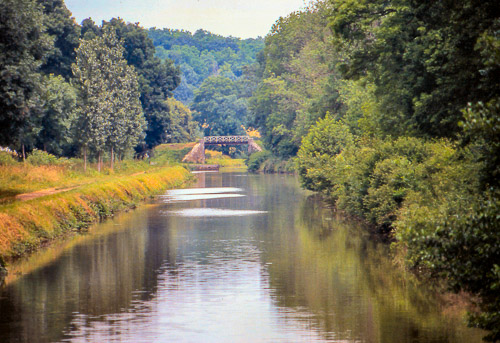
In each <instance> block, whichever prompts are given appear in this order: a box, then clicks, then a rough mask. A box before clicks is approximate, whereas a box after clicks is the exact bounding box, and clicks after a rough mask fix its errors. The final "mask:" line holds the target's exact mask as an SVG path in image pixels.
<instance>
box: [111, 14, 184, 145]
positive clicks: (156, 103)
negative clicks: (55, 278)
mask: <svg viewBox="0 0 500 343" xmlns="http://www.w3.org/2000/svg"><path fill="white" fill-rule="evenodd" d="M104 28H111V29H113V30H114V32H116V35H117V37H118V39H120V40H121V41H122V42H123V46H124V58H125V59H126V61H127V63H128V64H129V65H131V66H133V67H134V68H135V70H136V72H137V74H138V76H139V78H138V82H139V92H140V100H141V104H142V109H143V112H144V115H145V118H146V121H147V123H148V125H147V128H146V138H145V141H146V144H147V146H148V148H152V147H154V146H156V145H158V144H161V143H166V142H167V140H166V139H167V137H169V136H171V135H172V134H173V132H172V131H171V129H170V125H171V114H170V112H169V107H168V106H167V105H166V101H167V99H168V98H170V97H172V96H173V93H172V92H173V90H174V89H175V88H176V87H177V86H178V85H179V84H180V82H181V80H180V70H179V68H178V67H176V66H175V65H174V63H173V61H171V60H169V59H167V60H161V59H160V58H158V57H156V56H155V51H156V50H155V46H154V45H153V41H152V40H151V38H149V36H148V31H147V30H145V29H144V28H143V27H141V26H139V24H137V23H136V24H131V23H125V22H124V21H123V20H122V19H120V18H113V19H111V20H110V21H109V22H104V23H103V29H104Z"/></svg>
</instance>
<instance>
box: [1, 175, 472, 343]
mask: <svg viewBox="0 0 500 343" xmlns="http://www.w3.org/2000/svg"><path fill="white" fill-rule="evenodd" d="M192 187H193V188H192V189H188V190H174V191H170V192H166V193H165V194H164V195H162V196H160V197H157V198H156V199H155V200H154V201H153V202H151V203H149V204H147V205H144V206H141V207H140V208H139V209H137V210H134V211H132V212H129V213H125V214H121V215H119V216H117V217H116V218H114V219H113V220H108V221H106V222H104V223H102V224H99V225H96V226H95V227H93V228H91V230H89V233H87V234H84V235H78V236H77V237H75V238H73V239H70V240H69V241H65V242H64V243H63V244H54V245H53V247H50V248H48V249H46V250H44V251H43V252H39V253H37V254H35V255H33V256H31V257H29V258H28V259H25V260H23V261H19V262H18V263H16V265H14V266H12V267H11V273H10V274H9V276H8V279H7V283H6V285H5V286H3V288H2V289H0V342H134V343H135V342H269V343H272V342H286V343H289V342H377V343H392V342H394V343H396V342H398V343H400V342H436V343H441V342H442V343H445V342H450V343H451V342H468V343H469V342H481V336H482V332H481V331H478V330H473V329H469V328H467V327H466V325H465V324H464V322H463V316H462V315H463V313H462V312H461V310H460V306H455V304H454V303H453V302H452V301H451V302H450V301H449V299H448V301H444V300H443V299H440V298H438V297H437V296H436V295H435V294H434V293H433V292H432V291H430V290H429V289H428V288H427V287H424V286H422V285H420V284H419V283H418V282H417V281H416V280H415V278H414V277H413V276H412V275H410V274H407V273H404V272H402V271H401V270H400V269H399V268H396V267H395V266H394V264H393V262H392V259H391V257H390V250H389V247H388V246H387V245H386V244H383V243H379V242H377V240H376V239H374V238H373V237H371V236H370V235H369V233H368V230H366V228H364V227H363V226H362V224H360V223H357V222H353V221H352V220H347V219H344V218H342V217H340V216H336V215H335V214H334V213H333V212H332V211H331V209H329V208H328V207H327V206H326V205H325V204H324V203H322V202H321V201H320V200H319V199H318V197H316V196H314V194H312V193H308V192H306V191H304V190H301V189H300V187H299V185H298V182H297V179H296V178H295V177H293V176H282V175H250V174H246V173H241V172H233V173H200V174H198V184H197V185H193V186H192Z"/></svg>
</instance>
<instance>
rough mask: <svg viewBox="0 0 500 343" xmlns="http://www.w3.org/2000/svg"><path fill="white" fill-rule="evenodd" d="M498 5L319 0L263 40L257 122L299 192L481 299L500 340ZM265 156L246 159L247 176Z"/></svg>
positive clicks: (482, 315)
mask: <svg viewBox="0 0 500 343" xmlns="http://www.w3.org/2000/svg"><path fill="white" fill-rule="evenodd" d="M499 32H500V7H499V6H498V4H497V3H496V2H495V1H474V0H468V1H460V2H454V1H444V2H443V1H439V2H429V1H408V0H403V1H400V0H398V1H395V0H394V1H392V0H391V1H386V0H383V1H382V0H380V1H378V0H377V1H351V0H325V1H319V2H318V3H316V4H315V5H312V6H311V7H310V8H309V9H306V10H304V11H302V12H296V13H292V14H290V15H289V16H287V17H286V18H281V19H280V20H279V21H278V22H277V23H276V25H275V26H274V27H273V30H272V31H271V33H270V34H269V35H268V36H267V37H266V38H265V48H264V50H263V53H262V54H261V55H260V56H259V58H258V60H259V69H258V71H257V73H256V74H257V75H258V77H259V81H258V86H257V89H256V91H255V92H254V94H253V96H252V97H251V99H250V111H249V117H250V120H251V122H252V123H253V125H255V127H257V128H258V129H259V131H260V132H261V133H262V138H263V142H264V143H265V145H266V147H267V148H268V149H269V150H270V151H271V152H272V153H273V154H274V155H275V156H277V157H281V158H293V157H294V156H295V155H297V158H296V165H297V170H298V173H299V175H300V179H301V182H302V184H303V186H304V187H306V188H308V189H311V190H314V191H319V192H322V193H324V194H325V195H326V197H327V199H329V200H330V201H331V202H332V203H334V204H335V205H336V207H337V208H338V209H340V210H344V211H346V212H349V213H351V214H355V215H357V216H360V217H362V218H365V219H366V220H367V221H368V222H370V223H371V224H373V225H374V226H375V227H377V228H379V229H380V230H381V231H382V232H385V233H387V234H389V235H390V236H391V237H392V238H393V239H394V240H395V243H394V246H395V251H398V252H399V253H400V254H403V255H404V256H405V257H406V260H407V262H408V265H409V266H410V267H412V268H414V269H415V270H416V271H419V272H421V273H423V274H426V275H428V276H430V277H441V278H443V279H445V280H447V281H448V284H449V286H450V289H452V290H453V291H457V292H459V291H466V292H469V293H471V294H473V295H475V296H477V299H478V302H477V305H478V309H479V311H477V312H475V313H472V314H471V317H470V324H471V325H473V326H477V327H480V328H484V329H487V330H490V332H489V334H488V336H486V337H485V339H487V340H490V341H497V340H500V329H499V328H500V298H499V296H498V294H499V289H500V288H499V287H500V286H499V285H500V273H499V268H500V264H499V261H500V223H499V218H500V217H499V216H498V213H499V203H500V198H499V195H500V192H499V190H498V186H499V181H498V180H499V172H500V169H499V159H498V156H500V151H499V147H500V142H499V137H500V119H499V118H500V115H499V114H500V105H499V104H500V82H499V81H498V80H500V37H499ZM266 159H270V157H269V156H266V155H265V154H259V155H256V156H255V157H254V158H251V159H249V164H250V165H251V166H252V169H259V168H260V169H262V168H261V167H259V165H262V164H264V163H265V161H266Z"/></svg>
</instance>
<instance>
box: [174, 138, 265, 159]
mask: <svg viewBox="0 0 500 343" xmlns="http://www.w3.org/2000/svg"><path fill="white" fill-rule="evenodd" d="M243 144H248V153H249V154H251V153H254V152H256V151H262V148H261V147H260V146H258V145H257V143H255V141H254V140H253V139H252V138H251V137H249V136H208V137H205V138H202V139H200V140H199V141H198V143H197V144H196V145H195V146H194V147H193V149H192V150H191V151H190V152H189V153H188V154H187V155H186V156H184V158H183V159H182V162H194V163H205V146H206V145H243Z"/></svg>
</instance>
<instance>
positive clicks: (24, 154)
mask: <svg viewBox="0 0 500 343" xmlns="http://www.w3.org/2000/svg"><path fill="white" fill-rule="evenodd" d="M22 150H23V163H25V162H26V151H25V150H24V144H22Z"/></svg>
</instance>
